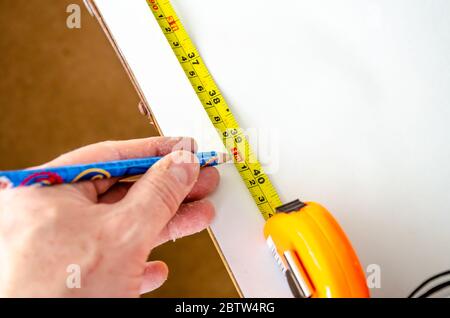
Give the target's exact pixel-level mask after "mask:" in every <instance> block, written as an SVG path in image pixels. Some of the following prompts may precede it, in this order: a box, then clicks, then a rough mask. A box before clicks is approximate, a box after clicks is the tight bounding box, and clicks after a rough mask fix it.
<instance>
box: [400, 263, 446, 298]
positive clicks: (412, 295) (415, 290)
mask: <svg viewBox="0 0 450 318" xmlns="http://www.w3.org/2000/svg"><path fill="white" fill-rule="evenodd" d="M445 275H450V270H448V271H445V272H442V273H439V274H436V275H434V276H432V277H430V278H428V279H427V280H426V281H424V282H423V283H422V284H420V285H419V287H417V288H416V289H414V290H413V292H412V293H411V294H409V296H408V298H412V297H414V295H415V294H417V293H418V292H419V291H420V290H421V289H422V288H423V287H424V286H425V285H427V284H428V283H430V282H431V281H433V280H435V279H437V278H440V277H442V276H445ZM448 283H450V282H448ZM441 285H442V284H441ZM438 286H440V285H438ZM436 287H437V286H436ZM444 287H445V286H444ZM432 289H433V288H432ZM426 293H428V292H426ZM426 293H425V294H426Z"/></svg>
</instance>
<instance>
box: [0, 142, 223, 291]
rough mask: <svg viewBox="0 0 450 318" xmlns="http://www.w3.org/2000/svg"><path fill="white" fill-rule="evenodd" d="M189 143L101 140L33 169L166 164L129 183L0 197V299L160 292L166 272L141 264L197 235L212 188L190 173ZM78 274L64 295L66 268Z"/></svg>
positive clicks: (207, 177)
mask: <svg viewBox="0 0 450 318" xmlns="http://www.w3.org/2000/svg"><path fill="white" fill-rule="evenodd" d="M192 145H195V142H194V141H193V140H192V139H189V138H165V137H157V138H146V139H136V140H129V141H108V142H102V143H98V144H94V145H90V146H87V147H83V148H80V149H78V150H75V151H72V152H70V153H67V154H64V155H62V156H60V157H58V158H57V159H55V160H53V161H51V162H49V163H47V164H45V165H43V166H41V167H50V166H60V165H69V164H82V163H89V162H100V161H109V160H121V159H129V158H138V157H145V156H165V157H164V158H163V159H161V160H160V161H159V162H158V163H157V164H156V165H154V166H153V167H152V168H150V169H149V170H148V171H147V173H146V174H145V175H144V176H143V177H142V178H141V179H139V180H138V181H137V182H136V183H134V184H125V183H118V182H117V179H103V180H95V181H85V182H80V183H77V184H73V185H57V186H52V187H22V188H16V189H8V190H3V191H0V296H3V297H138V296H139V295H140V294H141V293H145V292H149V291H151V290H154V289H156V288H158V287H159V286H161V285H162V284H163V283H164V281H165V280H166V279H167V275H168V268H167V266H166V264H164V263H163V262H160V261H154V262H147V258H148V255H149V253H150V251H151V250H152V249H153V248H154V247H156V246H158V245H160V244H163V243H164V242H166V241H168V240H172V239H176V238H180V237H183V236H186V235H190V234H193V233H196V232H199V231H201V230H203V229H205V228H206V227H207V226H208V225H209V224H210V222H211V221H212V219H213V217H214V207H213V206H212V204H211V203H210V202H208V201H207V200H205V199H204V198H205V197H206V196H207V195H208V194H210V193H211V192H212V191H214V190H215V188H216V187H217V185H218V182H219V174H218V171H217V170H216V169H215V168H212V167H210V168H203V169H201V171H200V169H199V164H198V160H197V158H196V157H195V156H194V155H193V154H192V152H194V151H195V146H192ZM71 264H76V265H79V266H80V269H81V286H80V288H68V287H67V284H66V280H67V279H68V276H69V275H71V272H69V273H68V272H67V270H68V266H69V265H71Z"/></svg>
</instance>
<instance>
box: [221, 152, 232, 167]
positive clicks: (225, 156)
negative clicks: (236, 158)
mask: <svg viewBox="0 0 450 318" xmlns="http://www.w3.org/2000/svg"><path fill="white" fill-rule="evenodd" d="M232 159H233V157H231V156H230V155H229V154H227V153H224V152H220V153H218V154H217V163H218V164H221V163H226V162H229V161H231V160H232Z"/></svg>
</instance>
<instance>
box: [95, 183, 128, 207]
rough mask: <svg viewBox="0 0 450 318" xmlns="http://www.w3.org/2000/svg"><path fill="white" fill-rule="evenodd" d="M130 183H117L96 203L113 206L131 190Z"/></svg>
mask: <svg viewBox="0 0 450 318" xmlns="http://www.w3.org/2000/svg"><path fill="white" fill-rule="evenodd" d="M132 185H133V184H132V183H117V184H115V185H114V186H112V187H111V189H109V190H108V192H106V193H105V194H103V195H101V196H100V197H99V198H98V203H105V204H113V203H116V202H119V201H120V200H122V199H123V198H124V197H125V196H126V195H127V193H128V190H129V189H130V188H131V186H132Z"/></svg>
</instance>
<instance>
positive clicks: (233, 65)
mask: <svg viewBox="0 0 450 318" xmlns="http://www.w3.org/2000/svg"><path fill="white" fill-rule="evenodd" d="M96 2H97V3H98V5H99V7H100V9H101V11H102V13H103V14H104V15H105V19H106V22H107V23H108V24H109V26H110V28H111V30H112V32H113V34H114V36H115V37H116V39H117V41H118V43H119V46H120V47H121V49H122V51H123V53H124V55H125V57H126V58H127V60H128V61H129V63H130V66H131V68H132V69H133V71H134V73H135V75H136V77H137V78H138V81H139V83H140V85H141V87H142V89H143V91H144V93H145V95H146V98H147V99H148V100H149V102H150V104H151V107H152V109H153V111H154V113H155V115H156V119H157V121H158V123H159V124H160V126H161V128H162V130H163V132H164V133H165V134H166V135H179V134H182V135H185V134H189V135H194V136H197V138H199V139H202V140H201V146H202V147H203V148H210V147H215V145H218V138H216V137H215V135H214V134H215V132H213V131H212V130H211V127H210V124H209V122H208V119H207V117H206V116H205V115H204V113H203V110H202V108H201V105H200V104H199V103H198V101H197V100H196V97H195V94H194V93H193V91H192V90H191V87H190V85H189V83H188V82H187V80H185V79H184V75H183V73H182V71H181V69H180V68H179V66H178V64H177V61H176V59H175V58H174V57H173V55H172V53H171V51H170V48H169V47H168V46H167V44H166V43H165V42H164V41H165V39H164V38H163V36H162V34H161V32H159V31H158V32H157V26H156V25H155V23H154V21H153V20H151V19H153V17H152V15H151V14H150V12H149V11H148V9H147V8H146V4H145V1H144V0H133V1H117V0H97V1H96ZM173 3H174V5H175V7H176V9H177V10H178V13H179V15H180V17H181V19H182V20H183V22H184V24H185V27H186V28H187V30H188V32H189V33H190V35H191V37H192V38H193V39H194V41H195V42H196V44H197V46H198V49H199V50H200V53H201V54H202V56H203V58H204V60H205V62H206V63H207V65H208V67H209V69H210V71H211V72H212V74H213V75H214V77H215V79H216V81H217V82H218V84H219V86H220V87H221V89H222V90H223V93H224V94H225V95H226V97H227V100H228V102H229V103H230V104H231V107H232V110H233V112H234V113H235V115H236V116H237V117H238V120H239V122H240V124H241V126H242V127H244V128H253V129H256V130H258V131H262V132H263V133H264V132H270V134H271V136H272V139H275V140H276V141H278V142H276V143H275V144H274V143H273V142H272V143H271V144H270V149H269V150H268V151H264V153H262V154H261V155H262V159H264V160H263V161H264V162H266V163H267V164H268V166H269V168H270V170H271V171H272V172H273V173H272V180H273V181H274V183H275V185H276V187H277V189H278V190H279V192H280V194H281V195H282V198H283V200H284V201H288V200H291V199H295V198H300V199H303V200H308V201H317V202H320V203H322V204H323V205H325V206H326V207H327V208H328V209H329V210H330V211H331V212H332V213H333V214H334V215H335V217H336V218H337V219H338V220H339V222H340V223H341V225H342V226H343V228H344V229H345V231H346V232H347V234H348V236H349V237H350V239H351V241H352V243H353V245H354V247H355V249H356V250H357V253H358V255H359V256H360V259H361V261H362V263H363V266H364V267H366V266H367V265H369V264H378V265H380V266H381V287H382V288H381V289H377V290H372V291H371V292H372V295H374V296H398V297H403V296H406V295H407V294H408V293H409V292H410V291H411V290H412V289H414V287H416V286H417V285H418V284H419V283H421V282H422V281H423V280H424V279H425V278H427V277H428V276H430V275H432V274H435V273H437V272H439V271H441V270H445V269H448V268H450V249H449V247H448V245H449V243H450V231H449V227H450V195H449V190H450V146H449V145H450V143H449V142H450V129H449V128H448V126H449V123H450V90H449V88H450V2H449V1H446V0H433V1H430V0H429V1H425V0H408V1H406V0H395V1H392V0H391V1H388V0H379V1H370V0H341V1H332V0H314V1H313V0H308V1H306V0H302V1H300V0H295V1H294V0H283V1H281V0H278V1H267V0H246V1H239V0H228V1H211V0H189V1H187V0H184V1H183V0H176V1H173ZM162 83H164V84H167V83H170V85H163V84H162ZM130 111H133V110H130ZM199 127H206V131H207V132H206V135H207V136H208V138H207V139H208V140H205V137H204V134H203V135H202V132H200V129H199ZM272 141H273V140H272ZM219 147H220V146H217V148H219ZM265 150H267V149H265ZM267 154H268V155H267ZM221 172H222V186H221V189H220V191H219V192H218V193H217V194H216V195H215V197H214V198H213V200H214V201H215V203H216V205H217V207H218V214H219V215H218V218H217V220H216V223H215V224H214V226H213V230H214V232H215V235H216V237H217V239H218V241H219V243H220V245H221V247H222V250H223V252H224V254H225V256H226V258H227V260H228V261H229V263H230V266H231V267H232V269H233V272H234V274H235V276H236V278H237V280H238V282H239V284H240V285H241V288H242V290H243V291H244V294H245V295H246V296H286V295H288V290H287V287H286V285H285V283H284V282H280V281H281V280H282V276H281V275H280V274H279V273H278V271H277V268H276V266H275V265H274V264H273V263H274V261H272V260H271V259H270V255H269V253H268V252H267V251H266V249H265V246H264V242H263V240H262V225H263V222H262V220H261V219H260V217H259V216H258V215H257V210H256V209H255V208H254V206H253V205H252V204H253V203H252V201H251V199H250V198H249V197H248V195H247V192H246V189H245V188H244V186H243V184H242V183H241V182H240V180H239V176H238V175H237V173H236V172H234V171H233V170H232V168H231V167H225V168H223V169H222V171H221ZM272 262H273V263H272ZM205 266H207V264H205ZM211 279H214V278H213V277H212V278H211Z"/></svg>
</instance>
